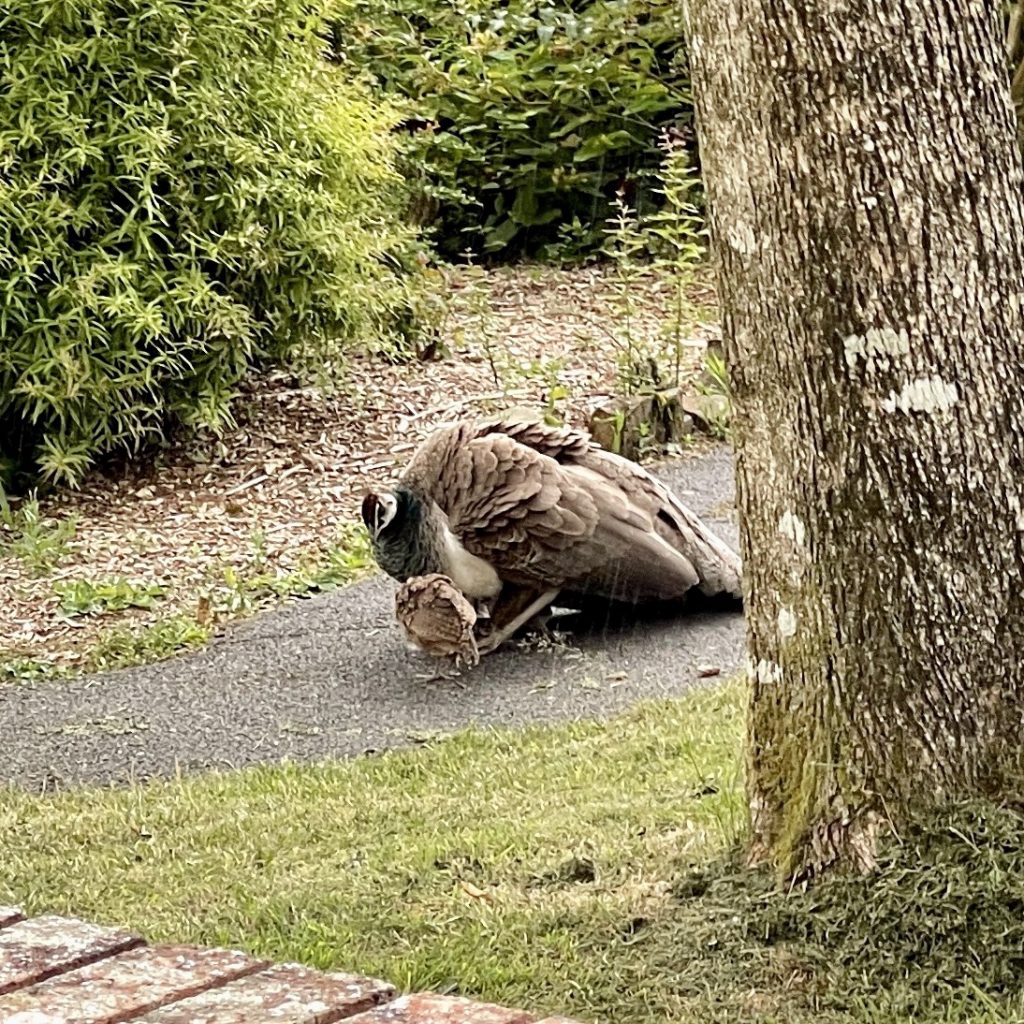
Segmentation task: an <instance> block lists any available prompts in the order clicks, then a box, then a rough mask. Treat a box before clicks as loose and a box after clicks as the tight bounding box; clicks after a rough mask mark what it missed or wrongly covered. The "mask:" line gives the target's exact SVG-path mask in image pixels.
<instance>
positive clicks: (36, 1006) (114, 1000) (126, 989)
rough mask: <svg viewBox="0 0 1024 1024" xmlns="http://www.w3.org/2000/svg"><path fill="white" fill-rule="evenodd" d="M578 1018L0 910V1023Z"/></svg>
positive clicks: (490, 1022) (418, 1022) (556, 1022)
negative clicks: (403, 990) (406, 990)
mask: <svg viewBox="0 0 1024 1024" xmlns="http://www.w3.org/2000/svg"><path fill="white" fill-rule="evenodd" d="M340 1020H346V1021H348V1024H575V1022H573V1021H570V1020H568V1019H567V1018H564V1017H547V1018H544V1019H543V1020H538V1018H537V1017H536V1016H534V1015H531V1014H529V1013H526V1012H525V1011H522V1010H510V1009H506V1008H505V1007H501V1006H494V1005H491V1004H488V1003H478V1002H474V1001H473V1000H470V999H463V998H461V997H458V996H443V995H438V994H436V993H432V992H421V993H416V994H413V995H405V996H398V995H397V994H396V992H395V989H394V986H392V985H390V984H388V983H387V982H385V981H379V980H377V979H375V978H361V977H356V976H355V975H350V974H343V973H338V972H331V973H328V972H323V971H316V970H312V969H311V968H308V967H303V966H302V965H301V964H289V963H284V964H274V963H271V962H270V961H268V960H260V959H256V958H253V957H250V956H248V955H247V954H245V953H241V952H238V951H237V950H227V949H202V948H198V947H194V946H175V945H155V946H151V945H149V944H148V943H147V942H146V941H145V939H143V938H142V937H141V936H139V935H136V934H134V933H132V932H128V931H123V930H121V929H117V928H108V927H104V926H101V925H96V924H91V923H90V922H88V921H80V920H78V919H77V918H66V917H56V916H43V917H36V918H30V919H27V918H25V917H24V915H23V914H22V913H21V912H20V911H19V910H17V909H16V908H12V907H0V1024H122V1022H128V1021H132V1022H139V1024H334V1022H335V1021H340Z"/></svg>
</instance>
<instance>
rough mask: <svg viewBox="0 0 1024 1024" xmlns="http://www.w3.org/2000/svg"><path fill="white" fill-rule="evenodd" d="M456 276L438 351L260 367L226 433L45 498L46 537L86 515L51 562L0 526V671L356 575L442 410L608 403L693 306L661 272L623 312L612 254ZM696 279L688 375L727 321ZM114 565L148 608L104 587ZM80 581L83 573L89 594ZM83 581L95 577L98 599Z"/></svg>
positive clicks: (158, 635) (167, 632)
mask: <svg viewBox="0 0 1024 1024" xmlns="http://www.w3.org/2000/svg"><path fill="white" fill-rule="evenodd" d="M444 283H445V287H446V288H447V289H448V291H449V293H450V295H451V297H452V301H451V306H450V310H449V312H448V314H447V316H446V320H445V323H444V326H443V330H442V339H443V345H442V346H440V348H441V352H442V357H441V358H437V359H433V360H431V361H428V362H423V361H419V360H416V361H412V362H407V363H404V364H398V365H396V364H393V363H389V362H387V361H385V360H383V359H380V358H372V357H367V356H362V357H355V358H352V359H351V360H350V361H349V362H348V363H347V365H346V366H345V368H344V371H343V373H342V374H340V375H339V378H340V379H338V380H336V381H334V382H332V383H330V384H322V383H315V382H312V381H309V380H301V379H299V378H298V377H297V376H296V375H295V374H294V373H291V372H283V371H274V372H270V373H267V374H264V375H261V376H259V377H257V378H255V379H253V380H252V381H251V382H250V384H249V385H248V386H247V388H246V390H245V393H244V395H243V396H242V398H241V399H240V400H239V402H238V404H237V410H236V424H235V426H234V427H233V428H232V429H230V430H229V431H227V432H226V433H224V434H223V435H222V436H220V437H214V436H211V435H201V436H194V435H193V436H191V437H187V438H178V439H175V440H173V441H172V442H169V443H168V444H167V446H165V447H164V448H163V449H162V450H160V451H158V452H155V453H153V454H151V456H150V457H149V458H147V459H146V460H139V461H138V462H137V463H135V464H133V465H129V466H127V467H120V468H118V469H111V468H109V467H108V468H107V469H106V470H104V471H97V472H96V473H94V474H93V475H92V476H91V477H90V478H89V479H88V480H87V481H86V483H85V484H84V485H83V486H82V488H81V489H80V490H78V491H75V492H64V493H61V494H58V495H55V496H52V497H49V498H46V499H44V500H43V501H41V502H40V509H39V511H40V515H41V517H42V518H43V519H44V520H45V523H46V525H44V526H43V527H42V529H41V530H40V531H39V532H40V533H41V535H42V536H43V537H44V538H45V537H46V536H47V533H48V531H52V530H53V529H54V528H55V524H58V523H60V522H65V521H67V520H68V519H69V518H73V520H74V524H75V525H74V532H73V535H72V536H71V537H70V539H69V540H68V542H67V545H66V551H65V552H64V554H63V556H62V557H61V558H60V559H59V560H57V562H56V564H55V565H53V566H52V567H45V566H40V565H39V564H38V561H37V562H36V563H35V564H33V560H32V559H31V557H29V558H26V557H24V548H25V546H26V545H25V544H22V545H21V548H22V553H21V554H18V553H14V552H12V551H11V545H12V542H13V541H16V540H17V539H18V538H17V536H16V535H15V533H12V531H11V530H9V529H3V528H0V591H2V593H3V595H4V600H3V601H2V602H0V679H2V678H4V677H5V676H6V677H8V678H30V677H32V676H36V675H40V674H50V673H53V672H60V671H67V670H78V669H83V668H85V669H91V668H99V667H105V666H107V665H111V664H118V663H125V662H130V661H133V660H142V659H145V658H147V657H160V656H162V655H165V654H169V653H172V652H173V650H174V649H175V648H177V647H182V646H189V645H192V644H195V643H198V642H201V641H202V640H203V639H204V638H205V637H206V636H207V635H208V634H209V633H210V631H212V630H214V629H216V627H217V625H218V624H220V623H221V622H223V621H225V620H227V619H229V618H232V617H236V616H238V615H242V614H247V613H249V612H251V611H252V610H253V609H254V608H255V607H258V606H261V605H264V604H267V603H270V602H272V601H274V600H280V599H282V598H283V597H284V596H286V595H290V594H295V593H302V592H308V591H309V590H310V589H315V588H316V587H317V586H318V585H321V586H322V585H327V583H329V582H331V581H339V580H342V579H346V578H348V577H349V576H352V575H356V574H358V573H359V572H360V571H363V570H365V569H366V568H367V560H366V557H365V544H364V543H362V542H361V541H360V538H359V535H358V533H357V531H356V524H357V521H358V512H357V505H358V501H359V497H360V495H361V494H362V492H363V491H365V490H366V489H367V488H368V487H371V486H373V485H374V484H378V483H380V482H382V481H384V480H386V479H387V478H389V477H390V476H392V475H393V474H394V472H395V471H396V469H397V468H400V466H401V464H402V462H403V461H404V459H405V458H407V457H408V455H409V453H410V452H411V451H412V449H413V448H414V447H415V446H416V444H417V443H418V442H419V441H420V440H421V439H422V438H423V437H425V436H426V435H427V434H428V433H429V432H430V430H431V429H432V428H433V427H435V426H436V425H437V424H439V423H441V422H444V421H446V420H451V419H454V418H459V417H463V416H471V415H479V414H492V413H495V412H498V411H500V410H502V409H505V408H511V407H515V408H522V407H528V408H531V409H535V410H536V409H539V410H543V411H546V412H548V413H550V414H553V415H556V416H558V417H560V418H564V420H565V422H567V423H570V424H573V425H577V426H585V424H586V422H587V418H588V411H589V410H590V409H591V408H592V407H593V404H594V403H595V402H596V401H598V400H599V399H600V398H601V396H608V395H612V394H615V393H618V392H619V391H620V390H621V381H620V379H619V378H618V376H617V365H618V360H619V357H620V355H621V353H622V351H623V348H624V346H625V338H626V335H627V333H628V335H629V336H630V337H631V338H632V343H633V344H634V345H637V346H646V347H648V348H651V349H659V348H663V347H664V337H665V335H666V332H668V333H671V332H672V331H673V329H674V328H673V325H674V323H675V322H676V320H675V318H677V316H678V313H677V310H676V306H675V302H674V298H673V294H672V292H671V287H670V286H669V285H668V284H667V283H666V282H665V281H659V280H651V281H648V282H646V283H645V284H642V285H639V286H638V285H637V284H636V283H633V284H632V285H631V289H632V291H631V293H630V294H631V299H630V305H631V307H632V308H631V309H630V310H628V315H627V310H626V309H625V308H624V304H623V303H624V300H623V293H622V291H621V290H620V289H619V287H618V286H617V284H616V280H615V278H614V273H613V272H612V271H610V270H608V269H606V268H602V267H585V268H578V269H572V270H563V269H553V268H541V267H519V268H513V269H504V270H499V271H493V272H490V273H488V274H487V275H486V277H485V278H484V279H483V282H482V283H481V284H477V285H473V284H470V283H468V278H466V276H465V275H464V274H463V273H460V272H455V271H452V272H449V273H448V274H447V275H446V278H445V282H444ZM688 295H689V298H690V300H691V302H692V304H691V305H690V306H689V311H690V319H689V320H688V321H687V323H686V324H685V325H684V328H685V329H684V330H683V344H682V345H681V346H680V351H681V353H682V362H681V367H682V371H683V374H682V376H683V379H684V380H692V379H693V378H694V377H695V375H696V374H697V373H698V372H699V369H700V366H701V365H702V361H703V358H704V353H705V348H706V342H707V340H708V338H710V337H713V336H715V335H716V334H717V327H716V325H715V324H714V323H713V322H711V321H712V318H713V316H714V313H713V309H714V295H713V291H712V289H711V288H710V286H709V285H708V284H707V283H706V280H705V279H703V278H701V279H699V280H698V281H697V282H696V283H695V284H694V285H693V286H692V287H691V288H690V289H689V292H688ZM695 311H696V312H697V314H698V315H697V316H696V317H694V316H693V314H694V312H695ZM15 508H16V509H17V506H15ZM68 529H69V530H70V527H68ZM28 547H29V548H31V544H29V545H28ZM4 551H6V552H7V553H6V554H3V552H4ZM117 581H122V582H123V581H128V582H129V583H130V584H132V587H133V588H134V589H132V588H129V592H130V595H131V597H132V598H135V597H138V595H140V594H141V595H143V596H142V598H141V599H139V600H138V603H139V604H143V605H146V607H131V606H129V607H127V608H123V607H120V605H123V604H125V603H128V604H129V605H131V603H132V600H131V599H129V600H128V601H127V602H126V601H124V600H122V601H118V600H117V599H116V597H114V598H109V599H108V597H109V595H110V594H113V591H112V590H111V589H110V585H111V584H116V582H117ZM76 586H77V587H83V586H84V587H85V588H86V591H87V593H86V597H85V599H81V594H79V595H78V596H79V598H80V599H79V600H78V601H77V602H76V601H75V600H74V597H72V598H70V599H69V597H68V593H69V591H70V590H73V589H74V588H75V587H76ZM97 588H98V590H97ZM104 588H106V589H104ZM88 592H92V593H94V594H95V593H97V592H98V593H99V594H100V596H99V598H98V599H97V601H95V602H94V606H93V607H92V608H85V607H83V606H84V605H87V604H88V600H87V598H88V596H89V593H88ZM62 595H63V599H62ZM104 595H108V597H104ZM121 596H122V597H123V596H124V594H123V593H122V595H121Z"/></svg>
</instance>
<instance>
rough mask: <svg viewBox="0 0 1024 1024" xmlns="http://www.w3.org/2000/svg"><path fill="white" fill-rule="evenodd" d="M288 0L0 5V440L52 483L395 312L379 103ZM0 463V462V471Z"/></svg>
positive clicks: (20, 463) (395, 250)
mask: <svg viewBox="0 0 1024 1024" xmlns="http://www.w3.org/2000/svg"><path fill="white" fill-rule="evenodd" d="M306 9H307V5H306V4H304V3H303V2H301V0H43V2H39V0H8V2H7V3H6V4H4V5H3V7H2V8H0V459H2V460H3V465H2V466H0V470H6V475H7V476H8V477H10V475H11V474H12V472H14V471H19V472H23V473H27V474H28V475H30V476H36V477H38V478H41V479H44V480H50V481H65V482H66V481H70V482H74V481H75V480H77V479H78V478H80V477H81V475H82V473H83V471H84V470H85V469H86V468H87V467H88V466H89V465H90V464H91V463H92V462H93V460H94V459H95V458H96V457H97V456H99V455H100V454H102V453H104V452H108V451H112V450H118V449H120V450H128V451H132V450H136V449H138V448H139V446H140V445H142V444H143V443H145V442H147V441H151V440H153V439H155V438H157V437H159V436H160V435H161V434H162V432H163V431H164V430H165V427H166V425H167V424H168V423H169V422H172V421H182V422H185V423H203V424H207V425H212V426H215V427H216V426H217V425H219V424H222V423H223V422H224V421H225V419H226V417H228V416H229V406H230V401H231V399H232V397H233V395H234V392H235V387H236V385H237V383H238V382H239V380H240V379H241V378H242V376H243V375H244V374H245V372H246V370H247V369H248V368H249V367H250V366H251V365H252V364H253V363H255V362H258V361H262V360H266V359H281V358H284V357H287V356H291V355H294V354H295V353H296V352H297V351H300V350H302V349H303V348H304V347H305V346H312V348H313V350H315V351H317V352H318V353H319V354H320V357H321V358H325V355H324V353H325V352H326V351H330V349H329V348H325V346H328V345H330V346H333V345H334V344H337V343H344V342H345V341H349V340H352V339H356V338H358V339H361V340H363V341H369V342H371V343H381V342H382V341H384V340H386V338H387V335H388V332H389V331H391V330H396V329H398V328H399V327H401V326H402V323H403V320H404V321H407V320H408V317H409V309H410V302H411V301H412V298H411V294H410V291H409V289H410V285H409V283H408V281H409V279H408V278H407V277H406V275H405V273H404V270H403V263H405V264H408V265H415V263H414V261H413V260H412V259H411V258H410V254H409V246H410V241H409V236H408V232H407V230H406V229H405V228H402V227H399V226H398V221H397V219H396V217H397V214H396V213H395V212H394V206H395V202H394V199H395V194H396V191H398V190H399V189H400V188H401V187H402V185H401V179H400V177H399V176H398V175H397V174H396V172H395V171H394V165H393V156H394V154H393V148H394V142H393V140H392V139H391V137H390V134H389V133H390V129H391V127H392V126H393V123H394V122H393V115H392V112H391V111H389V110H388V109H387V108H386V107H385V106H383V105H382V104H381V103H380V102H379V99H377V98H375V97H371V96H370V95H369V94H368V93H367V92H366V91H365V89H363V88H356V87H354V86H353V85H352V84H350V83H349V82H348V81H347V80H346V76H345V75H344V73H343V72H342V71H341V70H340V69H339V68H337V67H336V66H334V65H332V64H330V63H329V62H328V61H327V60H325V59H324V58H323V55H322V50H323V39H322V35H321V34H320V29H321V26H320V25H319V24H318V23H317V22H316V21H315V20H314V19H312V18H311V17H310V16H308V14H307V13H306ZM2 479H3V478H2V477H0V481H2Z"/></svg>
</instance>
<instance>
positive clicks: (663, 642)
mask: <svg viewBox="0 0 1024 1024" xmlns="http://www.w3.org/2000/svg"><path fill="white" fill-rule="evenodd" d="M657 472H658V475H659V476H661V477H662V478H663V479H664V480H665V481H666V482H667V483H669V484H670V485H671V486H672V487H673V488H674V489H675V491H676V493H677V494H678V495H679V496H680V497H681V498H682V500H683V501H684V502H685V503H686V504H688V505H689V506H690V507H691V508H693V509H694V510H695V511H696V512H697V513H698V514H699V515H700V516H701V517H702V518H704V519H705V520H706V521H707V522H708V523H709V524H710V525H712V526H713V527H714V528H715V529H716V531H717V532H718V533H719V534H720V535H721V536H722V537H723V538H724V539H726V540H727V541H728V542H729V543H730V544H733V545H735V544H736V542H737V535H736V526H735V513H734V511H733V502H734V490H733V476H732V462H731V459H730V456H729V453H728V452H727V451H726V450H725V449H724V448H723V449H721V450H715V451H713V452H711V453H708V454H702V455H698V456H693V457H691V458H687V459H684V460H681V461H678V462H675V463H671V464H668V465H666V466H665V467H663V468H661V469H659V470H658V471H657ZM394 588H395V584H394V583H393V582H392V581H390V580H388V579H385V578H382V577H378V578H375V579H372V580H369V581H367V582H365V583H362V584H358V585H356V586H352V587H348V588H345V589H342V590H339V591H335V592H333V593H330V594H325V595H321V596H318V597H315V598H313V599H308V600H296V601H293V602H291V603H289V604H286V605H284V606H282V607H280V608H277V609H274V610H271V611H268V612H264V613H262V614H260V615H258V616H256V617H254V618H252V619H249V620H247V621H245V622H242V623H239V624H236V625H234V626H233V627H231V628H229V630H228V631H227V632H226V633H225V635H224V636H223V637H221V638H220V639H218V640H216V641H215V642H214V643H213V644H211V645H210V646H209V647H208V648H206V649H205V650H202V651H199V652H196V653H193V654H187V655H183V656H181V657H179V658H175V659H172V660H169V661H165V662H161V663H159V664H156V665H148V666H141V667H138V668H132V669H123V670H120V671H117V672H110V673H104V674H101V675H93V676H86V677H83V678H79V679H74V680H55V681H50V682H43V683H38V684H12V685H8V686H3V687H0V781H3V780H6V781H8V782H11V783H13V784H15V785H17V786H19V787H24V788H28V789H32V790H37V791H39V790H44V789H53V788H66V787H71V786H77V785H84V784H98V783H100V784H102V783H113V784H123V783H126V782H129V781H131V780H139V779H146V778H151V777H154V776H168V775H173V774H174V773H176V772H179V771H181V772H197V771H203V770H209V769H227V768H235V767H241V766H243V765H250V764H254V763H258V762H275V761H281V760H284V759H290V760H295V761H311V760H320V759H323V758H327V757H347V756H353V755H359V754H364V753H367V752H369V751H379V750H385V749H388V748H392V747H396V746H403V745H409V744H413V743H421V742H423V741H424V740H426V739H429V738H430V737H432V736H436V735H438V734H443V733H445V732H450V731H453V730H455V729H459V728H462V727H465V726H468V725H480V726H497V727H507V726H523V725H526V724H528V723H535V722H558V721H565V720H572V719H589V718H599V717H605V716H609V715H613V714H615V713H616V712H619V711H622V710H624V709H625V708H627V707H629V706H630V705H632V704H635V703H637V702H638V701H641V700H646V699H650V698H658V697H668V696H674V695H678V694H681V693H684V692H685V691H686V690H688V689H690V688H692V687H693V686H695V685H702V684H706V683H707V682H710V681H713V680H714V678H716V677H714V676H710V675H707V674H706V673H707V671H708V670H710V669H718V670H719V672H720V676H721V677H724V676H726V675H728V674H729V673H730V672H733V671H735V670H736V669H737V668H738V667H739V665H740V663H741V661H742V659H743V648H744V632H743V618H742V614H741V613H740V612H739V611H737V610H735V609H726V610H721V609H715V610H710V611H709V610H697V611H694V610H689V611H686V612H684V613H682V614H675V615H672V616H670V617H659V618H657V619H655V620H652V619H651V618H649V617H647V616H644V617H642V618H639V619H637V618H634V619H632V620H626V621H612V620H611V619H609V618H608V616H607V615H604V614H596V615H590V616H588V617H587V618H586V620H585V621H584V620H581V619H580V617H579V616H577V617H576V618H575V619H565V620H559V621H556V623H554V624H553V625H554V626H555V627H556V629H557V630H558V633H559V634H563V635H562V637H561V638H560V639H557V640H556V642H551V641H550V640H546V641H545V640H541V641H539V642H538V641H526V642H524V643H523V644H521V645H518V644H511V645H509V646H507V647H503V648H502V649H501V650H499V651H497V652H495V653H494V654H492V655H489V656H488V657H486V658H484V659H483V661H482V662H481V664H480V665H479V666H477V667H476V668H474V669H472V670H470V671H467V672H464V673H462V674H461V675H459V676H457V677H455V678H450V679H445V678H431V677H432V676H436V675H437V672H438V667H439V665H438V663H437V662H435V661H434V660H433V659H430V658H427V657H425V656H424V655H421V654H417V653H415V652H412V651H409V650H407V648H406V646H405V643H404V640H403V638H402V636H401V634H400V633H399V631H398V627H397V626H396V625H395V622H394V615H393V606H392V600H393V594H394ZM570 627H571V632H570V631H569V630H570Z"/></svg>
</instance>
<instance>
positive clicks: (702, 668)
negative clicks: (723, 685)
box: [697, 665, 722, 679]
mask: <svg viewBox="0 0 1024 1024" xmlns="http://www.w3.org/2000/svg"><path fill="white" fill-rule="evenodd" d="M721 674H722V670H721V668H719V667H718V666H717V665H698V666H697V678H698V679H710V678H711V676H717V675H721Z"/></svg>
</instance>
